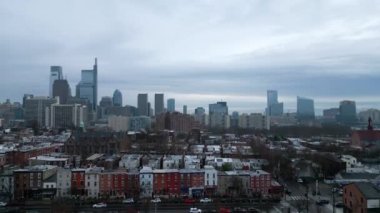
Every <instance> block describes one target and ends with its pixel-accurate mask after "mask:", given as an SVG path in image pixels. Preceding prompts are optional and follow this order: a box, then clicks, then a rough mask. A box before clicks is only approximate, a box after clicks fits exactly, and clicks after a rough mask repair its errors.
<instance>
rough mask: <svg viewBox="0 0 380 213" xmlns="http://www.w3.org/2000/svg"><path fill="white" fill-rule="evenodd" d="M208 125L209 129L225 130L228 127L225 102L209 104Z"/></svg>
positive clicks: (228, 119)
mask: <svg viewBox="0 0 380 213" xmlns="http://www.w3.org/2000/svg"><path fill="white" fill-rule="evenodd" d="M209 119H210V122H209V125H210V127H211V128H222V129H227V128H229V127H230V118H229V115H228V106H227V102H217V103H216V104H209Z"/></svg>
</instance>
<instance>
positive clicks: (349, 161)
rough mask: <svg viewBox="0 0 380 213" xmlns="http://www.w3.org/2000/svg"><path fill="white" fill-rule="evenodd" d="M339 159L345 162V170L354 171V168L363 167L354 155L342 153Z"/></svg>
mask: <svg viewBox="0 0 380 213" xmlns="http://www.w3.org/2000/svg"><path fill="white" fill-rule="evenodd" d="M340 159H341V160H342V161H343V162H345V164H346V172H354V171H355V168H361V167H363V165H362V164H361V163H360V162H358V160H357V159H356V158H355V157H354V156H351V155H342V156H341V158H340Z"/></svg>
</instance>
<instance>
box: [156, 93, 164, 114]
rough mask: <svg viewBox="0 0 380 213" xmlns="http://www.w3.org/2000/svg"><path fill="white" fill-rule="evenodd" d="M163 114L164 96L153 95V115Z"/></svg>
mask: <svg viewBox="0 0 380 213" xmlns="http://www.w3.org/2000/svg"><path fill="white" fill-rule="evenodd" d="M161 113H164V94H162V93H161V94H155V95H154V115H156V116H157V115H159V114H161Z"/></svg>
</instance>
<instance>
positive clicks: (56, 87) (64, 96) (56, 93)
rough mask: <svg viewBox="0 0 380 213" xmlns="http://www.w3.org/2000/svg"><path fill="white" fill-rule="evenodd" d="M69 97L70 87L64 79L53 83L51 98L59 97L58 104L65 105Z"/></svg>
mask: <svg viewBox="0 0 380 213" xmlns="http://www.w3.org/2000/svg"><path fill="white" fill-rule="evenodd" d="M70 96H71V94H70V85H69V83H68V82H67V80H66V79H60V80H55V81H54V83H53V96H52V97H53V98H55V97H59V103H60V104H66V103H67V100H68V99H69V97H70Z"/></svg>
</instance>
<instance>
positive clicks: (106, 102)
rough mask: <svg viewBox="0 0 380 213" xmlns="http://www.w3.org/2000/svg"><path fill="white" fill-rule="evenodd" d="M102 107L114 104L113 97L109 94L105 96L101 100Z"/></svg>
mask: <svg viewBox="0 0 380 213" xmlns="http://www.w3.org/2000/svg"><path fill="white" fill-rule="evenodd" d="M99 106H100V107H111V106H112V98H111V97H109V96H103V97H102V99H100V102H99Z"/></svg>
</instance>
